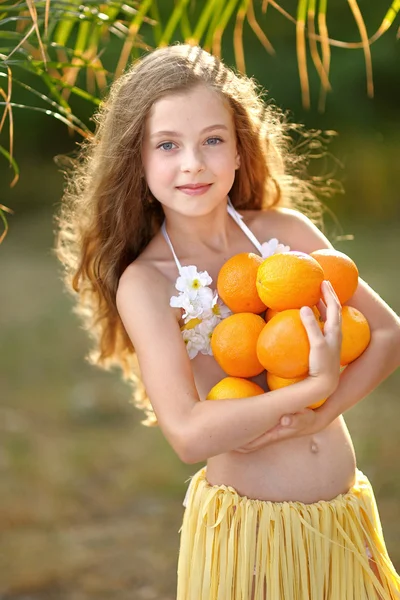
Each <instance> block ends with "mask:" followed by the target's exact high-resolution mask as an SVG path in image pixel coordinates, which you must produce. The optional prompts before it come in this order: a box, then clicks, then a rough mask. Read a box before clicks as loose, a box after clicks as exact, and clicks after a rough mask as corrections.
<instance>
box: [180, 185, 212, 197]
mask: <svg viewBox="0 0 400 600" xmlns="http://www.w3.org/2000/svg"><path fill="white" fill-rule="evenodd" d="M211 186H212V183H189V184H187V185H180V186H177V189H178V190H179V191H180V192H182V193H183V194H186V195H187V196H200V195H202V194H205V193H206V192H207V191H208V190H209V189H210V187H211Z"/></svg>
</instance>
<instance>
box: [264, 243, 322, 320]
mask: <svg viewBox="0 0 400 600" xmlns="http://www.w3.org/2000/svg"><path fill="white" fill-rule="evenodd" d="M323 279H324V271H323V269H322V267H321V265H320V264H319V263H318V262H317V261H316V260H315V259H314V258H312V256H309V255H308V254H305V253H304V252H282V253H280V254H273V255H272V256H269V257H268V258H266V259H265V260H264V261H263V263H262V264H261V265H260V266H259V268H258V272H257V291H258V295H259V296H260V298H261V300H262V301H263V302H264V304H265V305H266V306H268V307H269V308H273V309H275V310H279V311H281V310H287V309H290V308H301V307H302V306H314V304H317V302H318V300H319V299H320V297H321V283H322V282H323Z"/></svg>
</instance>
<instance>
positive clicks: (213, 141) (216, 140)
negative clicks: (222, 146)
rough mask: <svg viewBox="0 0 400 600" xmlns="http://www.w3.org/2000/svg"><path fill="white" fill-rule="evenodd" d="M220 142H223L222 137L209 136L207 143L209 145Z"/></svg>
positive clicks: (215, 144)
mask: <svg viewBox="0 0 400 600" xmlns="http://www.w3.org/2000/svg"><path fill="white" fill-rule="evenodd" d="M220 142H222V140H221V138H219V137H211V138H208V140H207V145H208V146H217V145H218V144H219V143H220Z"/></svg>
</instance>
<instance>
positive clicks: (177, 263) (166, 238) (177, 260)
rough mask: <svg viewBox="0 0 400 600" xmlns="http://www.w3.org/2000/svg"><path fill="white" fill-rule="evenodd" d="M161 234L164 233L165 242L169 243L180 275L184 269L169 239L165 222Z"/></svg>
mask: <svg viewBox="0 0 400 600" xmlns="http://www.w3.org/2000/svg"><path fill="white" fill-rule="evenodd" d="M161 232H162V234H163V236H164V237H165V241H166V242H167V244H168V246H169V247H170V248H171V252H172V255H173V257H174V260H175V262H176V266H177V267H178V271H179V273H180V272H181V269H182V265H181V263H180V262H179V259H178V257H177V255H176V254H175V250H174V247H173V245H172V242H171V240H170V239H169V235H168V233H167V228H166V227H165V221H163V224H162V225H161Z"/></svg>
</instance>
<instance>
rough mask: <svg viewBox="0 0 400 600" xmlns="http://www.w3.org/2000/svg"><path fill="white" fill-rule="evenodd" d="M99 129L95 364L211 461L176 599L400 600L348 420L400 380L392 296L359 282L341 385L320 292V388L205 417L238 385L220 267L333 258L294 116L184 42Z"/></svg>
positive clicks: (65, 248) (88, 149) (80, 192)
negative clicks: (298, 164)
mask: <svg viewBox="0 0 400 600" xmlns="http://www.w3.org/2000/svg"><path fill="white" fill-rule="evenodd" d="M97 119H98V128H97V132H96V135H95V136H94V138H93V140H91V141H90V142H89V143H87V144H86V146H85V147H84V148H83V149H82V153H81V157H80V158H81V160H80V165H79V167H77V169H76V171H75V173H74V176H73V177H72V178H71V179H70V185H69V188H68V190H67V191H66V194H65V202H64V208H63V211H62V214H61V216H60V233H59V243H58V251H59V256H60V258H61V260H62V261H63V263H64V264H65V266H66V267H67V276H68V278H69V281H70V282H71V283H72V287H73V289H74V290H75V291H76V292H77V293H78V302H79V310H80V312H81V313H82V315H83V316H84V318H85V323H86V326H87V328H88V329H90V332H91V334H92V335H93V337H94V339H95V342H96V347H97V350H98V353H97V355H96V356H94V357H93V359H94V360H95V361H96V362H97V363H99V364H103V365H107V364H109V363H110V362H112V361H114V362H115V361H116V362H118V363H119V364H120V365H122V366H123V368H124V369H125V371H126V372H127V373H130V374H132V373H134V375H132V377H135V394H136V396H135V397H136V402H137V404H138V405H139V406H141V407H143V408H145V409H146V411H147V415H148V421H147V422H148V423H150V422H151V421H153V422H154V420H155V416H156V417H157V421H158V424H159V425H160V427H161V428H162V431H163V433H164V435H165V437H166V438H167V440H168V441H169V443H170V444H171V446H172V447H173V449H174V450H175V451H176V452H177V454H178V455H179V457H180V458H181V459H182V460H183V461H185V462H187V463H198V462H202V461H207V466H206V467H204V468H202V469H200V471H198V472H197V473H196V474H195V475H194V476H193V478H192V480H191V484H190V486H189V489H188V493H187V497H186V499H185V505H186V510H185V515H184V521H183V526H182V530H181V547H180V554H179V564H178V594H177V598H178V600H200V599H202V600H206V599H207V600H217V599H218V600H230V599H232V600H249V599H250V598H254V599H256V600H262V599H267V598H268V600H280V599H282V600H284V599H285V600H310V599H311V600H372V599H374V600H375V599H377V598H382V599H383V600H393V599H394V598H399V595H400V578H399V576H398V575H397V574H396V572H395V570H394V567H393V565H392V563H391V561H390V559H389V556H388V554H387V551H386V548H385V543H384V540H383V536H382V530H381V526H380V522H379V516H378V512H377V509H376V505H375V500H374V495H373V491H372V489H371V486H370V484H369V482H368V480H367V478H366V477H365V476H364V475H363V474H362V473H361V472H360V471H358V470H357V468H356V461H355V455H354V449H353V446H352V442H351V439H350V436H349V433H348V430H347V428H346V425H345V423H344V420H343V417H342V416H341V415H342V413H344V412H345V411H346V410H347V409H349V408H350V407H351V406H354V405H355V404H356V403H357V402H358V401H360V400H361V399H362V398H363V397H365V396H366V395H367V394H368V393H369V392H370V391H371V390H372V389H374V388H375V387H376V386H377V385H378V384H379V383H380V382H381V381H382V380H383V379H385V378H386V377H388V376H389V374H390V373H391V372H392V371H393V370H394V369H395V368H396V367H398V365H399V357H400V345H399V340H400V323H399V319H398V318H397V316H396V315H395V314H394V313H393V311H392V310H391V309H390V308H389V307H388V306H387V305H386V304H385V303H384V302H383V301H382V299H381V298H380V297H379V296H378V295H377V294H376V293H374V292H373V291H372V290H371V289H370V288H369V287H368V285H367V284H366V283H364V282H363V281H361V280H360V283H359V286H358V289H357V291H356V293H355V294H354V296H353V298H352V299H351V301H350V302H349V303H350V304H351V306H354V307H356V308H358V309H360V310H361V311H362V312H363V313H364V314H365V316H366V317H367V319H368V321H369V324H370V327H371V330H372V339H371V343H370V345H369V347H368V349H367V350H366V351H365V352H364V354H363V355H362V356H361V357H360V358H359V359H358V360H357V361H356V362H354V363H353V364H351V365H350V366H348V367H347V369H346V370H345V371H344V373H343V375H342V376H341V378H340V381H339V366H340V365H339V362H340V361H339V355H340V345H341V327H340V304H339V302H338V300H337V297H336V295H335V293H334V292H333V289H332V287H331V286H330V284H329V283H328V282H324V283H323V285H322V289H321V292H322V299H323V302H320V304H319V308H320V310H321V311H322V312H323V315H324V318H325V327H324V332H323V333H321V331H320V329H319V327H318V325H317V322H316V320H315V318H314V316H313V314H312V312H311V311H310V309H309V308H307V307H304V308H302V310H301V315H302V321H303V323H304V326H305V328H306V331H307V334H308V337H309V341H310V371H309V376H308V377H307V378H306V379H305V380H303V381H301V382H300V383H296V384H294V385H292V386H290V387H289V388H284V389H280V390H276V391H272V392H271V391H268V390H267V389H266V385H265V377H264V376H261V377H259V378H254V379H255V381H257V383H259V385H262V386H263V389H265V393H264V394H261V395H259V396H255V397H251V398H248V399H246V400H243V399H231V400H223V401H213V402H209V401H208V402H207V401H204V400H205V398H206V395H207V393H208V391H209V390H210V389H211V388H212V387H213V386H214V385H215V384H216V383H217V382H218V381H219V380H221V379H222V378H223V377H224V376H225V373H224V372H223V371H222V370H221V369H220V367H219V366H218V364H217V363H216V362H215V360H214V358H213V356H212V355H211V350H210V343H209V341H210V335H212V330H213V328H214V327H215V325H216V323H217V322H219V321H220V320H221V319H223V318H224V317H225V316H227V314H229V311H228V310H227V308H226V307H225V306H224V305H223V304H222V302H221V301H220V300H219V299H218V298H217V296H216V294H215V292H214V290H215V287H216V286H215V284H216V280H217V276H218V272H219V270H220V268H221V266H222V265H223V264H224V262H225V261H226V260H227V259H228V258H230V257H231V256H233V255H235V254H238V253H241V252H259V253H261V252H264V255H265V252H266V253H268V252H273V251H274V250H276V249H277V250H278V251H279V250H282V249H285V248H283V247H282V246H280V245H278V246H277V242H276V239H277V240H278V241H279V244H283V245H284V246H289V247H290V248H291V249H292V250H299V251H302V252H306V253H310V252H312V251H314V250H317V249H320V248H331V247H332V246H331V244H330V243H329V241H328V240H327V239H326V237H324V235H323V234H322V233H321V232H320V231H319V229H318V228H317V227H316V226H315V225H314V224H313V223H312V222H311V221H310V220H309V219H308V218H307V217H305V216H304V215H303V214H302V213H301V212H300V211H298V210H294V209H293V208H290V207H291V206H293V205H294V204H293V203H294V200H295V199H296V201H297V202H299V201H300V200H303V203H304V204H307V205H310V200H312V199H313V196H312V192H311V190H310V189H309V188H308V187H307V185H306V183H305V182H302V181H301V180H300V179H299V178H297V177H296V176H295V175H294V174H293V171H292V173H291V171H290V166H291V162H290V161H291V160H292V162H293V161H294V160H295V159H293V157H291V155H290V154H289V150H288V135H287V127H286V128H285V123H284V119H283V117H282V115H281V114H280V113H279V112H278V111H277V110H276V109H273V108H271V106H267V107H266V106H264V104H263V102H262V100H261V99H260V98H259V96H258V95H257V93H256V89H255V86H254V84H253V82H252V81H251V80H249V79H248V78H245V77H242V76H238V75H235V74H234V73H233V72H232V71H231V70H230V69H228V68H227V67H226V66H224V65H223V64H222V63H221V62H220V61H219V60H217V59H216V58H215V57H213V56H211V55H209V54H208V53H207V52H205V51H203V50H201V49H200V48H193V47H190V46H186V45H176V46H172V47H169V48H163V49H158V50H156V51H154V52H153V53H151V54H149V55H147V56H146V57H144V58H142V59H141V60H139V61H138V62H136V63H135V64H134V65H133V67H132V68H131V69H130V70H129V71H128V72H127V73H126V74H125V75H124V76H123V77H121V78H120V79H119V80H118V81H117V82H116V83H115V84H114V85H113V87H112V89H111V92H110V95H109V98H108V99H107V101H106V102H105V103H104V104H103V106H102V108H101V110H100V113H99V115H98V117H97ZM314 202H315V200H314ZM239 210H240V212H238V211H239ZM274 238H276V239H275V241H271V242H270V243H269V244H268V243H267V244H266V245H264V244H263V245H261V243H260V241H262V242H265V241H267V240H272V239H274ZM177 292H179V293H177ZM194 315H195V316H196V318H197V319H198V321H196V322H195V323H197V324H196V325H195V327H194V328H192V329H187V328H186V329H184V328H183V325H185V324H186V323H187V322H188V320H189V319H191V318H193V316H194ZM192 323H193V322H192ZM136 358H137V361H138V364H137V365H135V360H136ZM139 366H140V373H141V375H140V377H139V375H138V373H139V371H138V367H139ZM144 390H145V391H144ZM328 396H329V399H328V401H327V402H325V404H324V405H323V406H322V407H321V408H319V409H317V410H310V409H307V408H306V407H307V406H308V405H309V404H310V403H312V402H316V401H318V400H319V399H320V398H322V397H328ZM153 411H154V412H153Z"/></svg>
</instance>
